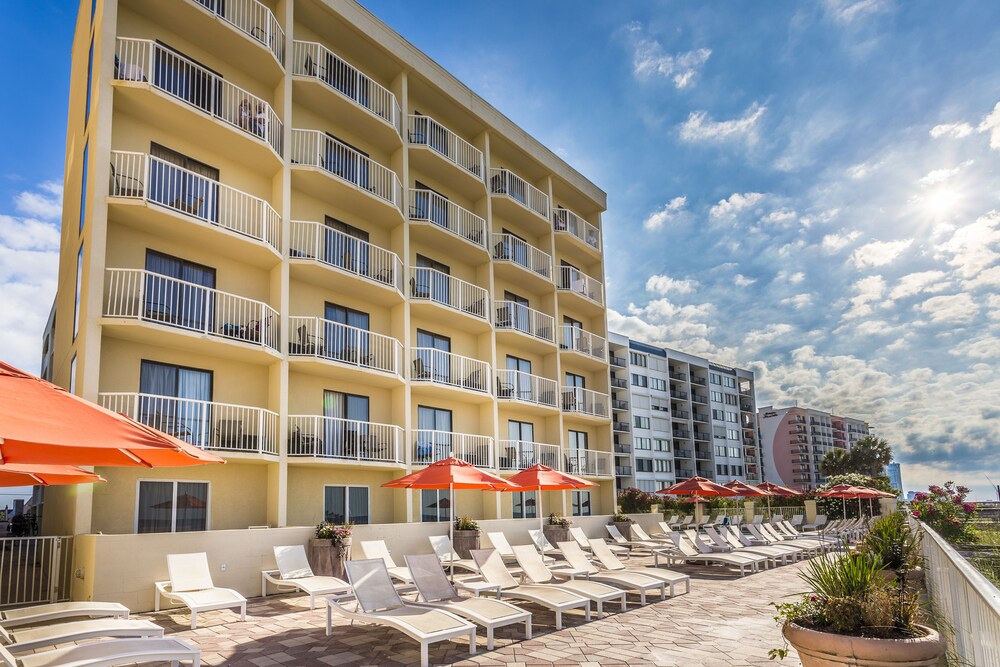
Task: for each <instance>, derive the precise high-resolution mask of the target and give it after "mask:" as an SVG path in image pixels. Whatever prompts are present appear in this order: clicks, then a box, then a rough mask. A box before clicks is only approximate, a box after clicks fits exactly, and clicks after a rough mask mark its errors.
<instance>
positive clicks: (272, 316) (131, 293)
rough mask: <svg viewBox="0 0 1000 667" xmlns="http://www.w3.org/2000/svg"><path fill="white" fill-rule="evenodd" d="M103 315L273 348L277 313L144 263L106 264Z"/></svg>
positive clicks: (276, 344)
mask: <svg viewBox="0 0 1000 667" xmlns="http://www.w3.org/2000/svg"><path fill="white" fill-rule="evenodd" d="M105 278H106V280H105V289H104V315H105V317H121V318H127V319H136V320H141V321H143V322H155V323H156V324H163V325H166V326H170V327H177V328H179V329H185V330H187V331H193V332H196V333H201V334H204V335H206V336H212V337H216V338H221V339H224V340H231V341H239V342H243V343H252V344H255V345H260V346H262V347H265V348H268V349H270V350H272V351H273V352H278V341H279V335H278V322H279V318H278V313H277V312H276V311H275V310H274V309H273V308H271V307H270V306H268V305H267V304H266V303H263V302H261V301H254V300H253V299H246V298H244V297H241V296H236V295H235V294H229V293H228V292H222V291H219V290H217V289H211V288H208V287H203V286H201V285H196V284H195V283H190V282H186V281H183V280H178V279H176V278H171V277H169V276H164V275H160V274H158V273H153V272H152V271H145V270H143V269H110V268H109V269H107V270H106V272H105Z"/></svg>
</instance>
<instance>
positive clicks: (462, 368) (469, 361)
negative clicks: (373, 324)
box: [410, 347, 490, 394]
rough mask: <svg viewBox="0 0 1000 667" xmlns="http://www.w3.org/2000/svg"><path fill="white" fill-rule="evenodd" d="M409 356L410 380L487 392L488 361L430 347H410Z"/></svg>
mask: <svg viewBox="0 0 1000 667" xmlns="http://www.w3.org/2000/svg"><path fill="white" fill-rule="evenodd" d="M410 360H411V361H410V380H413V381H422V382H433V383H435V384H446V385H449V386H452V387H461V388H463V389H471V390H472V391H479V392H482V393H484V394H488V393H490V365H489V364H488V363H486V362H485V361H480V360H479V359H473V358H471V357H463V356H462V355H460V354H453V353H451V352H445V351H444V350H437V349H435V348H432V347H414V348H412V349H411V350H410Z"/></svg>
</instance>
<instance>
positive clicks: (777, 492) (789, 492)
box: [757, 482, 802, 496]
mask: <svg viewBox="0 0 1000 667" xmlns="http://www.w3.org/2000/svg"><path fill="white" fill-rule="evenodd" d="M757 488H758V489H762V490H764V491H767V492H768V493H770V494H771V495H772V496H801V495H802V493H801V492H800V491H796V490H794V489H789V488H788V487H785V486H778V485H777V484H772V483H771V482H761V483H760V484H758V485H757Z"/></svg>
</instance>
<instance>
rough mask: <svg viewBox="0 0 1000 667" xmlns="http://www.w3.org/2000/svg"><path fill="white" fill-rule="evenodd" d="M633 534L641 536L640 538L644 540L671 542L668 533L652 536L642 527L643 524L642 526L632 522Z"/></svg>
mask: <svg viewBox="0 0 1000 667" xmlns="http://www.w3.org/2000/svg"><path fill="white" fill-rule="evenodd" d="M632 534H633V535H635V536H636V537H637V538H639V540H640V541H642V542H659V543H661V544H662V543H668V544H669V543H670V538H668V537H667V536H666V535H663V536H659V535H657V536H655V537H650V536H649V535H648V534H647V533H646V531H644V530H643V529H642V526H640V525H639V524H637V523H634V524H632Z"/></svg>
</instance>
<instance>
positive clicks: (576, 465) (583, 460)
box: [563, 449, 614, 477]
mask: <svg viewBox="0 0 1000 667" xmlns="http://www.w3.org/2000/svg"><path fill="white" fill-rule="evenodd" d="M564 455H565V459H566V460H565V466H564V468H563V469H564V471H565V472H568V473H570V474H571V475H580V476H583V477H613V476H614V472H613V471H614V466H613V462H612V455H611V452H601V451H598V450H596V449H569V450H566V451H565V452H564Z"/></svg>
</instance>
